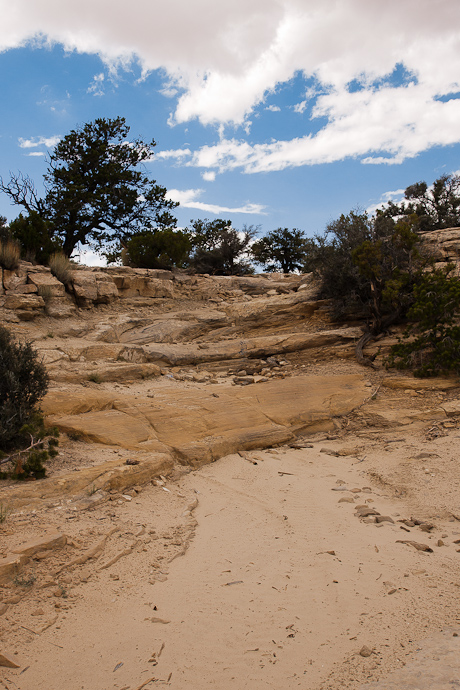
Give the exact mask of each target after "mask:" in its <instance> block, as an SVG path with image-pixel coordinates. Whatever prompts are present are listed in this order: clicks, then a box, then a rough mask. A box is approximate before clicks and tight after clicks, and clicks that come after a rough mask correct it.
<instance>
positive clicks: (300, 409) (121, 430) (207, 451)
mask: <svg viewBox="0 0 460 690" xmlns="http://www.w3.org/2000/svg"><path fill="white" fill-rule="evenodd" d="M213 388H214V390H216V386H214V387H213ZM255 388H256V387H254V386H245V387H240V386H235V387H234V388H231V389H229V388H228V387H226V386H219V388H217V391H218V392H217V393H215V394H214V395H210V394H208V395H206V396H204V395H203V394H202V393H200V392H195V391H176V390H175V391H174V393H171V394H170V397H169V398H168V397H165V395H163V396H162V400H161V403H159V402H155V399H153V400H152V399H148V398H142V399H135V398H129V397H127V396H126V397H124V398H123V400H117V399H116V398H115V397H114V398H113V401H112V407H113V409H110V410H101V409H100V407H99V410H100V411H94V412H88V413H86V414H81V415H78V414H77V415H75V414H74V415H70V414H68V415H62V414H59V410H58V405H59V402H57V401H58V399H57V398H54V400H55V403H54V405H53V403H52V400H53V396H54V395H55V394H52V393H49V394H48V395H47V396H46V397H45V399H44V409H45V410H46V411H48V414H49V411H50V410H51V409H52V410H53V411H54V412H55V414H54V415H53V416H51V417H50V419H49V421H50V423H52V424H53V425H57V426H58V427H59V428H60V429H61V430H63V431H68V432H78V433H81V434H82V436H83V437H84V438H88V439H90V440H93V441H97V442H99V443H106V444H109V445H120V446H122V447H125V448H128V449H135V448H138V449H147V447H151V448H154V449H156V450H157V451H160V452H161V450H163V452H167V450H168V449H169V450H170V451H172V452H174V453H175V454H176V456H177V457H178V458H179V459H180V460H181V461H183V462H184V463H185V464H188V463H190V464H193V465H201V464H205V463H207V462H212V461H213V460H215V459H217V458H219V457H222V456H223V455H228V454H229V453H231V452H235V450H240V449H241V450H244V449H246V450H251V449H253V448H264V447H268V446H270V445H274V444H277V443H285V442H290V441H293V440H294V435H297V434H300V433H305V431H306V430H307V429H315V430H316V428H317V424H318V423H322V422H328V421H329V420H330V418H331V416H336V415H340V414H344V413H345V412H348V411H349V410H350V409H352V408H353V407H354V406H356V405H357V404H360V403H361V402H362V399H363V397H364V395H365V388H364V385H363V381H362V378H361V376H338V377H336V376H330V377H327V376H317V377H315V376H311V377H302V376H300V377H297V378H292V379H285V380H279V381H271V382H268V383H266V384H264V395H263V396H260V395H259V393H258V392H257V390H256V389H255ZM64 396H65V394H61V396H60V397H59V400H62V405H63V409H69V405H70V403H65V401H64V400H63V399H62V398H63V397H64ZM215 396H218V397H215ZM73 397H74V394H73V393H72V392H69V398H73ZM56 402H57V404H56ZM96 404H97V405H100V403H99V402H97V401H96ZM104 404H106V405H107V407H108V406H109V404H110V399H109V398H107V397H104Z"/></svg>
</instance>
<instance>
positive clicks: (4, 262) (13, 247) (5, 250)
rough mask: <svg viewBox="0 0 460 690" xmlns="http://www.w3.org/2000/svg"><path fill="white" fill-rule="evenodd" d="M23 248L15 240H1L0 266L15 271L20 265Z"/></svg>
mask: <svg viewBox="0 0 460 690" xmlns="http://www.w3.org/2000/svg"><path fill="white" fill-rule="evenodd" d="M20 258H21V248H20V246H19V244H18V243H17V242H16V241H15V240H4V241H0V266H1V267H2V268H6V269H7V270H8V271H14V270H15V269H16V268H17V267H18V266H19V259H20Z"/></svg>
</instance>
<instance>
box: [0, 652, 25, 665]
mask: <svg viewBox="0 0 460 690" xmlns="http://www.w3.org/2000/svg"><path fill="white" fill-rule="evenodd" d="M0 666H3V667H5V668H20V666H19V664H17V663H16V662H14V661H12V659H11V658H9V657H7V656H5V655H4V654H0Z"/></svg>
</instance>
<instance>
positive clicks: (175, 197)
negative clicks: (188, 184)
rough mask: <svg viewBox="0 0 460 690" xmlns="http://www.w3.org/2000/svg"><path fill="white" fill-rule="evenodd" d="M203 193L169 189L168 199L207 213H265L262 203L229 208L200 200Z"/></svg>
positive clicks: (192, 190) (191, 190)
mask: <svg viewBox="0 0 460 690" xmlns="http://www.w3.org/2000/svg"><path fill="white" fill-rule="evenodd" d="M202 193H203V190H202V189H184V190H180V189H169V190H168V192H167V197H168V199H171V200H172V201H178V202H179V204H180V205H181V206H182V208H196V209H199V210H200V211H205V212H206V213H213V214H215V215H219V214H220V213H249V214H257V215H263V214H264V209H265V206H262V205H261V204H251V203H247V204H245V205H244V206H238V207H236V208H235V207H234V208H229V207H228V206H219V205H218V204H206V203H204V202H202V201H199V200H198V197H200V196H201V194H202Z"/></svg>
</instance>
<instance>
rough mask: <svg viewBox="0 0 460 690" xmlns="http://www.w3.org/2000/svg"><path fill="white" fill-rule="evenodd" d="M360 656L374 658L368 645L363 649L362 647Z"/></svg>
mask: <svg viewBox="0 0 460 690" xmlns="http://www.w3.org/2000/svg"><path fill="white" fill-rule="evenodd" d="M359 654H360V656H364V657H368V656H372V654H373V652H372V649H369V647H366V645H364V646H363V647H361V649H360V651H359Z"/></svg>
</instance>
